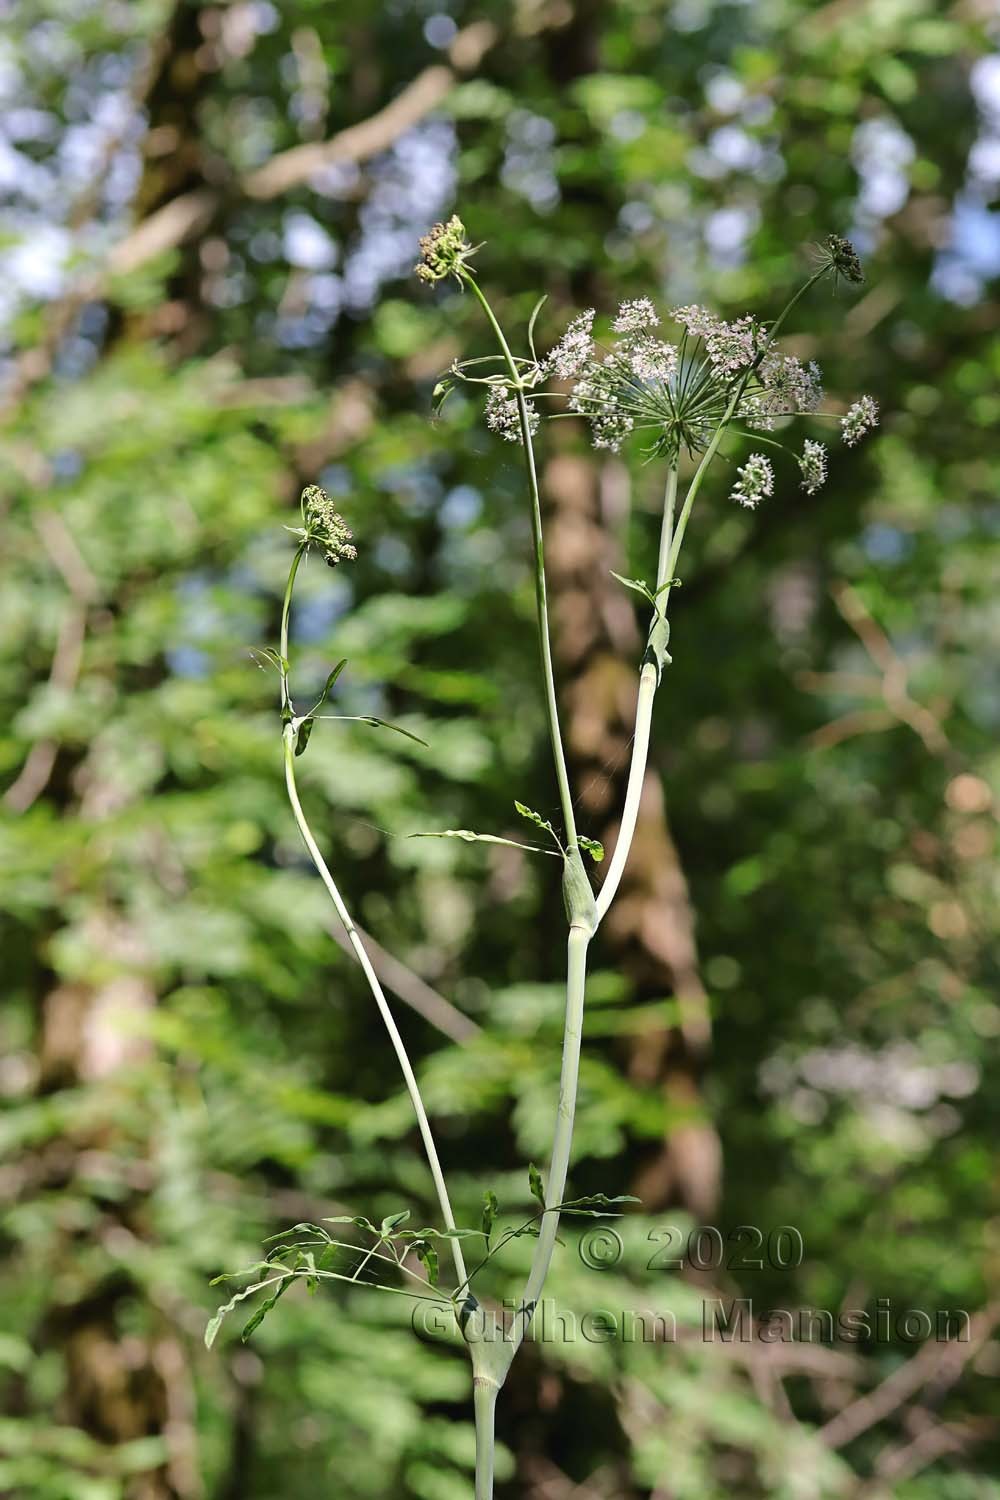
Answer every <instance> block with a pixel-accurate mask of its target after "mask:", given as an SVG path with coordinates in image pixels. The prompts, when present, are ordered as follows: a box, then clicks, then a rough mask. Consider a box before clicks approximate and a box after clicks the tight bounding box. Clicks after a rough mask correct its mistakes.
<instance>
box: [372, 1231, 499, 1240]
mask: <svg viewBox="0 0 1000 1500" xmlns="http://www.w3.org/2000/svg"><path fill="white" fill-rule="evenodd" d="M480 1233H481V1231H480V1230H478V1229H404V1230H402V1231H401V1232H400V1233H399V1234H397V1235H394V1236H393V1238H394V1239H397V1240H467V1239H471V1238H472V1237H473V1236H475V1237H476V1239H478V1238H479V1236H480Z"/></svg>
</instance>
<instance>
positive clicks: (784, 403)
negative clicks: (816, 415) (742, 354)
mask: <svg viewBox="0 0 1000 1500" xmlns="http://www.w3.org/2000/svg"><path fill="white" fill-rule="evenodd" d="M757 373H758V375H759V378H760V383H761V385H762V386H764V388H765V392H766V394H765V395H764V396H763V397H762V403H761V404H762V408H763V410H765V411H769V412H772V413H774V414H775V415H776V416H777V415H781V414H783V413H784V414H786V415H790V414H791V413H793V412H797V411H801V412H811V411H815V410H816V408H817V407H818V406H819V405H820V404H821V402H822V400H823V376H822V372H821V370H820V367H819V365H818V364H817V363H816V361H815V360H812V361H810V363H809V364H808V365H803V363H802V361H801V360H800V359H796V358H795V355H794V354H774V353H770V354H768V355H766V356H765V358H764V359H763V360H762V361H761V365H760V369H759V371H758V372H757Z"/></svg>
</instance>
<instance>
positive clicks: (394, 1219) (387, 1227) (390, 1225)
mask: <svg viewBox="0 0 1000 1500" xmlns="http://www.w3.org/2000/svg"><path fill="white" fill-rule="evenodd" d="M409 1217H410V1210H409V1209H408V1208H404V1209H402V1210H401V1212H400V1213H398V1214H387V1215H386V1217H385V1218H384V1219H383V1220H382V1228H381V1229H380V1230H379V1235H380V1236H381V1238H382V1239H387V1238H388V1236H389V1235H390V1234H391V1233H392V1231H393V1230H394V1229H396V1228H397V1227H398V1226H399V1225H400V1224H405V1223H406V1221H407V1219H408V1218H409Z"/></svg>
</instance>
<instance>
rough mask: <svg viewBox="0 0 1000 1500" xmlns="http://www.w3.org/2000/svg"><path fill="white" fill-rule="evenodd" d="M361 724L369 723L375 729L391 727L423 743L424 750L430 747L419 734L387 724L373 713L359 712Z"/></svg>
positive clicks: (394, 730) (409, 738)
mask: <svg viewBox="0 0 1000 1500" xmlns="http://www.w3.org/2000/svg"><path fill="white" fill-rule="evenodd" d="M358 717H359V719H360V720H361V723H362V724H371V725H372V726H373V727H374V728H375V729H391V730H392V731H393V733H394V734H402V735H405V736H406V738H407V739H408V740H416V742H417V744H418V745H423V747H424V749H425V750H429V749H430V745H428V743H427V741H426V740H422V739H421V738H420V736H419V734H411V733H410V731H409V730H408V729H400V727H399V725H398V724H389V723H388V722H387V721H386V720H385V719H376V718H375V716H374V715H373V714H359V715H358Z"/></svg>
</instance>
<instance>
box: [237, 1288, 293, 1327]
mask: <svg viewBox="0 0 1000 1500" xmlns="http://www.w3.org/2000/svg"><path fill="white" fill-rule="evenodd" d="M294 1280H295V1277H294V1276H293V1275H292V1274H291V1273H289V1274H288V1276H286V1277H285V1279H284V1281H283V1282H282V1283H281V1285H280V1286H278V1287H276V1288H275V1290H274V1291H273V1292H272V1294H271V1296H270V1297H267V1298H265V1300H264V1301H263V1302H262V1303H261V1304H260V1306H259V1307H258V1308H257V1311H256V1312H255V1313H254V1314H253V1316H252V1317H251V1318H250V1319H249V1320H248V1322H247V1323H246V1324H245V1325H244V1328H243V1332H242V1333H241V1334H240V1340H241V1342H242V1343H244V1344H245V1343H246V1341H247V1339H248V1338H249V1337H250V1336H251V1334H252V1333H253V1331H254V1329H255V1328H259V1327H260V1325H261V1323H263V1321H264V1319H265V1318H266V1317H267V1315H268V1313H269V1312H270V1311H271V1309H272V1307H274V1306H275V1304H276V1303H277V1301H278V1300H279V1298H281V1297H283V1296H284V1294H285V1292H286V1291H287V1290H288V1288H289V1287H290V1286H291V1284H292V1282H293V1281H294Z"/></svg>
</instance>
